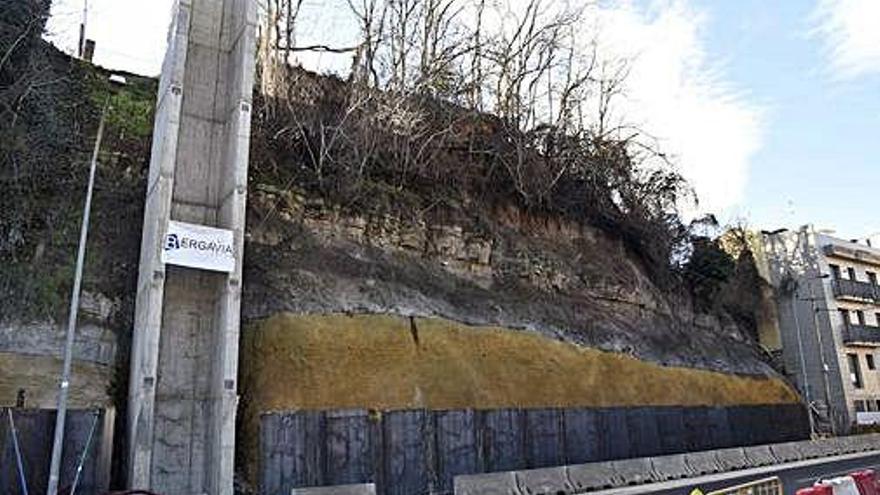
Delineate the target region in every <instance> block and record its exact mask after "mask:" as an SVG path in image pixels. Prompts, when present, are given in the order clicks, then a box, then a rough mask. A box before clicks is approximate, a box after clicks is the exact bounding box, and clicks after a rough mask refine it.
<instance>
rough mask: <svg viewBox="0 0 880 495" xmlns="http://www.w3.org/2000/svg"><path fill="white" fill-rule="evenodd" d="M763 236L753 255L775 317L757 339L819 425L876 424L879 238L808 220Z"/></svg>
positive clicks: (879, 400)
mask: <svg viewBox="0 0 880 495" xmlns="http://www.w3.org/2000/svg"><path fill="white" fill-rule="evenodd" d="M760 239H761V242H760V243H759V244H760V246H759V250H758V251H759V252H758V253H756V260H757V262H758V264H759V270H760V271H761V272H762V273H763V275H764V276H765V277H766V278H767V280H768V281H769V282H770V283H771V285H772V286H773V287H774V289H775V290H774V294H775V303H776V320H777V321H776V322H775V329H776V333H777V334H776V335H773V332H766V331H765V332H762V336H761V340H762V343H765V345H767V346H768V347H770V348H771V350H778V351H780V352H781V354H782V361H783V363H784V366H785V370H786V374H787V375H788V376H789V378H790V379H791V380H792V381H793V382H794V383H795V384H796V385H797V387H798V388H799V389H800V391H801V393H802V394H803V395H804V397H805V399H806V400H807V402H808V403H809V404H810V407H811V410H812V412H813V414H812V418H813V420H814V423H815V425H816V427H817V429H818V430H822V429H827V430H830V431H831V432H833V433H838V434H841V433H846V432H848V431H849V430H850V429H851V428H852V426H853V425H855V424H870V423H880V284H878V278H880V244H878V243H877V242H874V243H872V242H871V241H870V240H864V239H863V240H845V239H839V238H836V237H833V236H832V235H830V234H828V233H823V232H817V231H816V230H815V229H814V228H813V227H812V226H809V225H808V226H805V227H802V228H801V229H799V230H797V231H789V230H778V231H775V232H762V233H761V235H760ZM774 347H776V348H778V349H774Z"/></svg>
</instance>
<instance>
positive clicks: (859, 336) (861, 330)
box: [843, 323, 880, 345]
mask: <svg viewBox="0 0 880 495" xmlns="http://www.w3.org/2000/svg"><path fill="white" fill-rule="evenodd" d="M843 342H844V343H845V344H853V343H861V344H877V345H880V327H869V326H867V325H854V324H851V323H850V324H848V325H846V326H844V327H843Z"/></svg>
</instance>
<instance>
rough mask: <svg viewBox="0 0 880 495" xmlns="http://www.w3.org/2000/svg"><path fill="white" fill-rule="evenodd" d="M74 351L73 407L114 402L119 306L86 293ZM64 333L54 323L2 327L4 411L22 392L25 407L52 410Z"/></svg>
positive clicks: (0, 379)
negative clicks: (115, 322) (112, 321)
mask: <svg viewBox="0 0 880 495" xmlns="http://www.w3.org/2000/svg"><path fill="white" fill-rule="evenodd" d="M81 303H82V305H81V307H80V313H79V314H80V318H79V326H78V327H77V333H76V340H75V341H74V348H73V359H74V361H73V363H74V364H73V373H72V384H71V392H70V403H71V406H72V407H75V408H91V407H100V406H106V405H109V404H110V403H111V402H112V398H111V397H110V393H109V387H110V383H111V381H112V377H113V374H114V372H115V368H114V366H115V358H116V347H117V340H116V334H115V332H113V331H112V330H111V329H110V319H111V317H112V314H113V312H114V311H115V309H116V307H115V306H116V305H115V303H114V302H113V301H112V300H110V299H108V298H107V297H104V296H103V295H101V294H97V293H93V292H84V293H83V294H82V299H81ZM65 331H66V327H65V326H64V325H62V324H58V323H54V322H48V321H43V322H30V323H21V322H14V321H8V322H5V323H2V324H0V405H14V404H16V401H17V400H19V393H20V391H23V392H24V400H25V405H26V406H27V407H36V408H54V407H55V405H56V402H55V401H56V400H57V397H56V394H57V392H58V381H59V380H60V379H61V367H62V361H61V357H62V355H63V346H64V338H65Z"/></svg>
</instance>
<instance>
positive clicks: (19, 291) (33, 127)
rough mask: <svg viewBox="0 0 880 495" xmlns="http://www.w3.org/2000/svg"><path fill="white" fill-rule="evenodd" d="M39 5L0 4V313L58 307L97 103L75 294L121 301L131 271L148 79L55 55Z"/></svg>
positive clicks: (149, 117) (19, 314) (27, 315)
mask: <svg viewBox="0 0 880 495" xmlns="http://www.w3.org/2000/svg"><path fill="white" fill-rule="evenodd" d="M48 8H49V2H47V1H43V0H23V1H20V2H11V3H4V4H3V6H2V7H0V24H2V26H0V46H2V47H3V50H2V51H3V52H7V51H8V54H9V56H8V58H7V59H6V60H5V61H4V63H3V64H2V65H0V190H2V191H3V194H2V195H0V265H2V267H3V269H2V270H0V319H4V320H35V319H59V318H60V317H63V315H64V314H66V312H67V298H68V297H69V288H70V281H71V278H72V266H73V257H74V255H75V252H76V244H77V241H78V237H79V228H80V222H81V215H82V204H83V198H84V195H85V184H86V180H87V174H88V160H89V156H90V153H91V149H92V146H93V142H94V137H95V132H96V129H97V123H98V119H99V117H100V113H101V109H102V108H103V106H104V103H105V102H107V101H108V99H109V101H110V104H111V111H110V113H109V115H108V126H107V129H106V132H105V136H104V145H103V147H102V153H101V155H100V157H99V158H100V160H99V168H98V173H97V180H96V189H95V197H94V207H93V210H92V231H91V232H90V237H89V245H88V250H87V255H88V257H87V260H86V261H87V263H86V269H85V285H84V289H85V290H90V291H99V292H103V293H105V294H107V295H109V296H110V297H114V296H118V297H120V298H123V297H130V296H128V293H129V292H130V291H131V289H132V288H133V283H134V282H133V278H134V276H136V274H135V273H134V271H135V269H136V264H137V256H138V253H137V252H138V243H139V241H140V233H139V228H138V227H139V226H140V224H141V222H142V220H141V215H142V200H141V198H142V197H143V179H144V176H145V171H146V165H147V163H148V156H149V148H150V134H151V129H152V121H153V105H154V100H155V97H154V95H155V81H153V80H150V79H145V78H138V77H129V81H130V84H128V85H126V86H124V87H118V86H114V85H111V84H110V83H109V81H108V76H109V74H108V73H107V72H105V71H103V70H101V69H98V68H96V67H93V66H91V65H89V64H84V63H82V62H80V61H78V60H75V59H71V58H69V57H67V56H66V55H64V54H63V53H60V52H59V51H57V50H56V49H55V48H54V47H52V46H51V45H49V44H48V43H46V42H45V41H43V40H42V38H41V35H42V29H43V25H44V22H45V19H46V16H47V14H48ZM126 317H128V316H126ZM121 326H122V324H121ZM124 326H125V327H127V326H128V325H124Z"/></svg>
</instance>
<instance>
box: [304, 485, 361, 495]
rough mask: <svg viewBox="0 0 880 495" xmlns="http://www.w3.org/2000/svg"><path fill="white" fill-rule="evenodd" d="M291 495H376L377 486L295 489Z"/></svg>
mask: <svg viewBox="0 0 880 495" xmlns="http://www.w3.org/2000/svg"><path fill="white" fill-rule="evenodd" d="M290 495H376V485H374V484H373V483H362V484H358V485H337V486H321V487H313V488H294V489H293V490H291V492H290Z"/></svg>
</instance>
